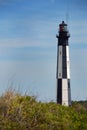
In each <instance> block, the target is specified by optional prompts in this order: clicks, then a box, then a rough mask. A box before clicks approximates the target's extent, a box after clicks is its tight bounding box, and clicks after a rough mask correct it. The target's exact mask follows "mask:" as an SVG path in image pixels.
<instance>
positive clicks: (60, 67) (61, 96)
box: [56, 21, 71, 106]
mask: <svg viewBox="0 0 87 130" xmlns="http://www.w3.org/2000/svg"><path fill="white" fill-rule="evenodd" d="M56 37H57V38H58V45H57V74H56V78H57V103H58V104H61V105H65V106H70V105H71V90H70V59H69V43H68V39H69V37H70V34H69V31H68V29H67V24H65V22H64V21H62V23H61V24H59V32H58V34H57V35H56Z"/></svg>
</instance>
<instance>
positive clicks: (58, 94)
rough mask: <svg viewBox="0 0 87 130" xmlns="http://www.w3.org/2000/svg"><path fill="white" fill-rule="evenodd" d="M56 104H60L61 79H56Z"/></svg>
mask: <svg viewBox="0 0 87 130" xmlns="http://www.w3.org/2000/svg"><path fill="white" fill-rule="evenodd" d="M57 103H59V104H62V79H57Z"/></svg>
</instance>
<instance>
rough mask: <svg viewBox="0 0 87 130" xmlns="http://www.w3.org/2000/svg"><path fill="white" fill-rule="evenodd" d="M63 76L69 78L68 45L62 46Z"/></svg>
mask: <svg viewBox="0 0 87 130" xmlns="http://www.w3.org/2000/svg"><path fill="white" fill-rule="evenodd" d="M62 77H63V78H67V59H66V46H63V47H62Z"/></svg>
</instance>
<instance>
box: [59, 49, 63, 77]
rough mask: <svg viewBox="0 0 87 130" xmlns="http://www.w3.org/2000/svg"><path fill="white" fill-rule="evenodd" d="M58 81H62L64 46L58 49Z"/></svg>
mask: <svg viewBox="0 0 87 130" xmlns="http://www.w3.org/2000/svg"><path fill="white" fill-rule="evenodd" d="M58 79H62V46H59V48H58Z"/></svg>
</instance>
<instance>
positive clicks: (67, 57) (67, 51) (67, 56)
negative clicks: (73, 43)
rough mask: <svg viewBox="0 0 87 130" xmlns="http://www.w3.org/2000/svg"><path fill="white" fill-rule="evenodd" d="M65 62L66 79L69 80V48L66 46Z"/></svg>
mask: <svg viewBox="0 0 87 130" xmlns="http://www.w3.org/2000/svg"><path fill="white" fill-rule="evenodd" d="M66 60H67V79H70V59H69V46H66Z"/></svg>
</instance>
